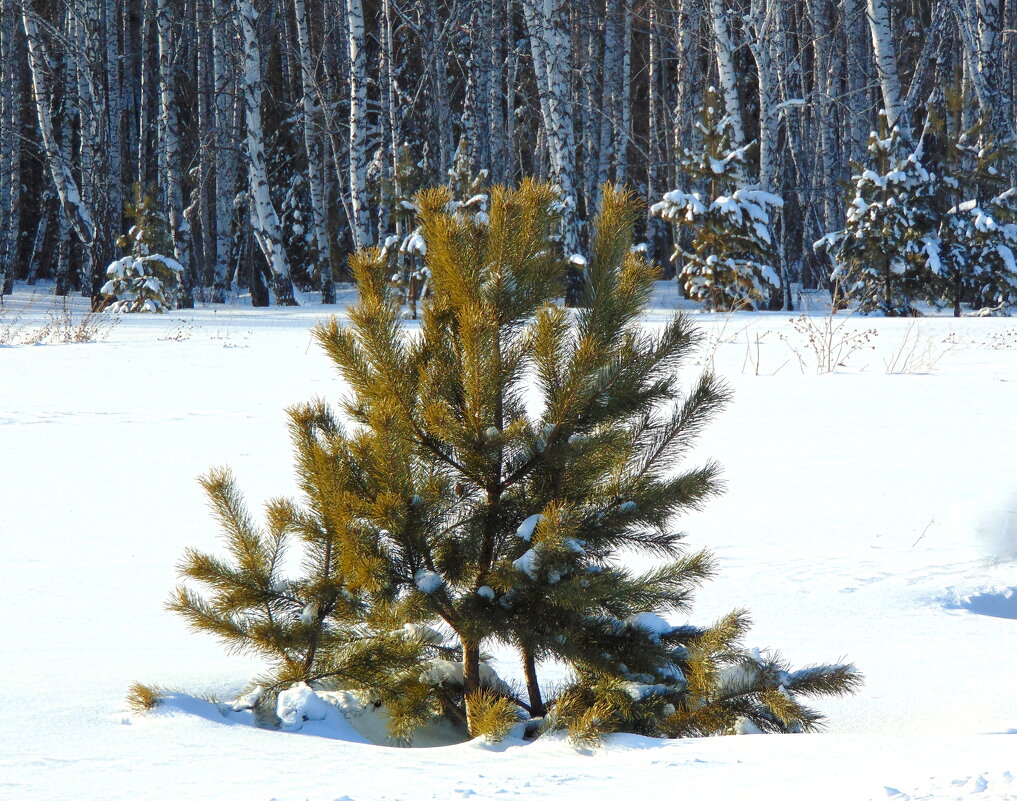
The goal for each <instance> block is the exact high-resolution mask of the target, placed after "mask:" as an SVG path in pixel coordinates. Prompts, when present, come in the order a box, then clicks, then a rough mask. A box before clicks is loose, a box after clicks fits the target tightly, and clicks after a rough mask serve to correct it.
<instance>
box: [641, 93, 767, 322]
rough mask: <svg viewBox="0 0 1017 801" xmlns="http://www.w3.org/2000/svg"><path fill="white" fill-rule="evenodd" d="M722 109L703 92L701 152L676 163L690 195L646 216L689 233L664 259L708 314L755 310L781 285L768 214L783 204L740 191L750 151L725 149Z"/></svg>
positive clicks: (678, 195) (674, 195) (671, 197)
mask: <svg viewBox="0 0 1017 801" xmlns="http://www.w3.org/2000/svg"><path fill="white" fill-rule="evenodd" d="M722 108H723V101H722V100H721V98H720V96H719V95H718V94H717V92H716V90H715V89H713V88H710V89H709V90H708V91H707V94H706V104H705V106H704V107H703V109H702V111H701V112H700V117H699V121H698V122H697V123H696V128H697V129H698V131H699V133H700V135H701V136H702V140H703V151H702V153H694V152H692V151H690V150H685V152H684V154H683V155H682V158H681V165H682V170H683V172H684V173H685V176H686V179H687V181H688V183H689V185H690V186H691V187H693V189H691V190H690V191H687V192H686V191H682V190H675V191H673V192H668V193H667V194H666V195H664V199H663V200H662V201H661V202H660V203H657V204H655V205H654V206H653V208H652V211H653V213H654V214H658V215H660V216H661V217H663V218H664V219H666V220H670V221H671V222H672V223H674V224H675V225H676V226H679V227H685V228H688V229H690V231H691V234H692V237H691V245H690V246H689V247H684V246H683V244H682V242H683V239H682V237H681V235H680V234H679V236H678V238H677V242H678V244H677V245H676V248H675V252H674V255H673V256H672V257H671V259H672V261H675V262H678V263H680V267H681V271H680V274H679V277H680V279H681V280H682V281H683V282H684V285H685V294H686V296H687V297H689V298H690V299H692V300H696V301H700V302H701V303H703V305H704V306H705V307H706V308H707V309H709V310H713V311H725V310H730V309H745V308H758V307H759V306H760V305H761V304H763V303H764V302H765V301H766V300H767V298H768V297H769V293H770V292H771V290H773V289H774V288H776V287H778V286H779V285H780V279H779V278H778V277H777V273H776V271H775V269H774V266H773V265H774V264H775V263H776V261H777V252H776V247H775V245H774V242H773V236H772V234H771V231H770V226H771V220H770V214H771V210H772V209H779V208H782V207H783V205H784V202H783V200H781V198H779V197H777V196H776V195H773V194H771V193H769V192H764V191H761V190H758V189H749V188H744V187H743V186H742V185H741V184H742V183H743V177H742V176H743V174H744V172H745V170H746V168H747V165H748V161H749V157H748V150H749V148H750V147H751V145H747V146H745V147H740V148H733V147H732V146H731V136H730V134H729V133H728V127H729V125H730V121H729V120H728V118H727V117H725V116H724V115H723V114H722V112H721V109H722Z"/></svg>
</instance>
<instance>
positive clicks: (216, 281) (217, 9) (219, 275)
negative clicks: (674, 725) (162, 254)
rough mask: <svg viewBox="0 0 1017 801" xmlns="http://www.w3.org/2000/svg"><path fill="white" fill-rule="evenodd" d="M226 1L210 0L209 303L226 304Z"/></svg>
mask: <svg viewBox="0 0 1017 801" xmlns="http://www.w3.org/2000/svg"><path fill="white" fill-rule="evenodd" d="M227 8H228V5H227V0H212V20H213V22H212V25H213V28H212V74H213V87H214V91H215V103H214V106H215V108H214V113H215V147H214V152H215V259H214V261H213V267H212V302H213V303H225V302H226V292H227V290H228V289H229V287H230V279H229V273H230V255H231V253H232V251H233V238H234V218H235V214H234V198H235V197H236V194H237V172H238V165H237V150H236V147H235V146H234V129H235V128H236V123H235V121H234V118H235V116H236V114H235V109H236V101H237V98H236V70H235V69H234V62H233V58H232V55H233V52H232V51H233V45H234V43H235V40H236V24H235V20H234V19H233V17H232V16H229V15H228V14H227Z"/></svg>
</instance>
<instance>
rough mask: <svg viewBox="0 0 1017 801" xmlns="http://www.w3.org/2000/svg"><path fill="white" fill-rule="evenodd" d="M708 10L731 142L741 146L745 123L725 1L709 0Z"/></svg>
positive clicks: (743, 141) (743, 139)
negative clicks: (729, 126)
mask: <svg viewBox="0 0 1017 801" xmlns="http://www.w3.org/2000/svg"><path fill="white" fill-rule="evenodd" d="M710 12H711V13H710V17H711V20H710V21H711V22H712V24H713V39H714V48H715V51H716V54H717V73H718V75H719V77H720V87H721V92H722V94H723V96H724V108H725V110H726V111H727V116H728V119H729V120H730V125H731V143H732V144H733V145H734V146H735V147H736V148H737V147H743V146H744V145H745V124H744V122H743V116H742V102H741V98H740V97H739V96H738V73H737V71H736V70H735V61H734V51H735V46H734V42H733V40H732V39H731V31H730V28H729V27H728V24H727V23H728V13H727V3H726V2H725V0H710Z"/></svg>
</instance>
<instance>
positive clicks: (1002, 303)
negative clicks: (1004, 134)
mask: <svg viewBox="0 0 1017 801" xmlns="http://www.w3.org/2000/svg"><path fill="white" fill-rule="evenodd" d="M1015 149H1017V148H1015V145H1014V143H1012V142H1003V143H999V142H997V141H996V139H995V138H994V137H993V136H992V134H991V131H990V128H989V126H988V125H987V124H986V122H985V121H984V120H979V121H978V122H976V123H975V124H974V125H973V126H972V127H971V128H970V129H968V130H966V131H964V132H963V133H961V134H960V135H959V136H957V137H956V139H955V140H954V141H951V142H949V143H948V146H947V153H946V158H945V162H946V163H945V164H944V168H945V169H947V170H948V171H949V172H948V174H947V175H946V176H945V177H944V179H943V185H944V194H945V196H946V197H948V198H949V201H948V202H949V203H950V207H949V208H948V209H947V210H946V212H945V213H944V214H943V215H942V217H941V219H940V222H939V238H940V241H941V247H940V250H941V253H940V264H941V267H940V270H939V275H938V277H939V279H940V291H939V294H940V296H941V298H942V300H943V301H945V302H946V303H948V304H949V305H951V306H952V307H953V311H954V316H958V317H959V316H960V314H961V306H962V304H965V303H966V304H968V305H970V306H971V307H972V308H974V309H977V310H989V311H991V310H1002V309H1004V308H1005V307H1007V306H1009V305H1011V304H1013V303H1014V302H1015V301H1017V259H1015V250H1017V189H1014V187H1013V186H1012V182H1011V181H1010V179H1009V177H1008V172H1009V171H1008V170H1006V169H1005V165H1006V164H1007V163H1008V162H1009V161H1010V160H1012V159H1013V156H1014V153H1015Z"/></svg>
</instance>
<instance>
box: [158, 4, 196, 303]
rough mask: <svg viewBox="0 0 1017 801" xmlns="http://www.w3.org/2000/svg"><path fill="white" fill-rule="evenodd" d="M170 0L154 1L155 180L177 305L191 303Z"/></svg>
mask: <svg viewBox="0 0 1017 801" xmlns="http://www.w3.org/2000/svg"><path fill="white" fill-rule="evenodd" d="M170 13H171V11H170V0H157V2H156V27H157V29H158V32H159V76H160V80H159V151H160V154H161V156H162V158H161V159H160V165H159V166H160V175H159V183H160V185H161V187H162V194H163V201H164V204H165V208H166V219H167V221H168V222H169V227H170V234H171V236H172V237H173V258H174V259H176V260H177V261H178V262H179V263H180V266H181V267H182V269H181V271H180V274H181V276H182V277H181V284H182V286H181V291H180V301H179V305H180V308H191V307H192V306H193V305H194V298H193V296H192V294H191V293H192V281H191V253H192V240H191V225H190V223H189V222H188V220H187V217H186V216H185V214H184V193H183V175H182V174H181V170H180V132H179V126H178V118H177V107H176V98H175V96H174V95H175V92H174V86H175V84H176V65H175V60H176V52H175V51H176V42H175V41H174V39H175V37H174V36H173V27H174V23H175V22H176V20H174V19H173V18H171V17H170Z"/></svg>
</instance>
